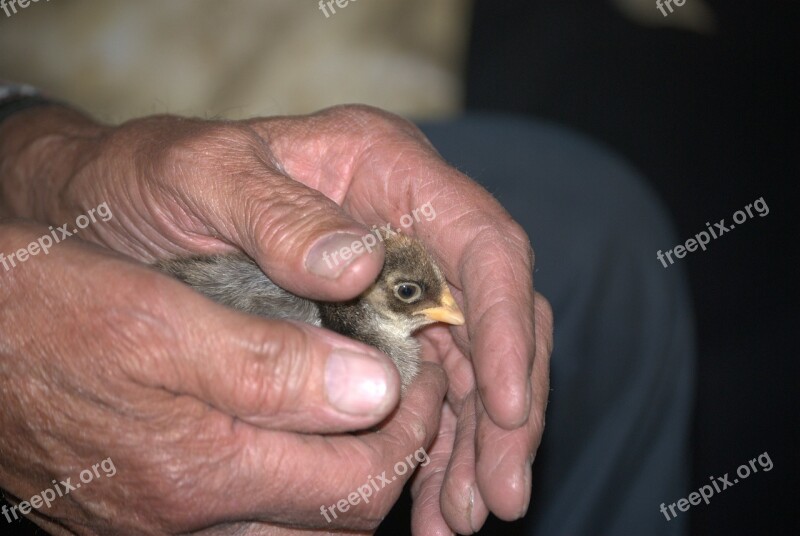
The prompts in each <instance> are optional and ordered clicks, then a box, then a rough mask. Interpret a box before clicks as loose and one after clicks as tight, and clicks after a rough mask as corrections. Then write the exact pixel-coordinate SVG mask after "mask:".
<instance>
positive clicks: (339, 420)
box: [0, 224, 446, 535]
mask: <svg viewBox="0 0 800 536" xmlns="http://www.w3.org/2000/svg"><path fill="white" fill-rule="evenodd" d="M48 233H49V230H48V229H47V228H46V227H43V226H35V225H30V224H0V251H2V252H6V253H7V252H10V251H17V250H18V249H19V248H21V247H25V246H27V244H29V243H30V242H32V241H34V240H36V239H37V238H39V237H40V236H42V235H46V234H48ZM0 333H2V334H3V337H2V345H0V408H2V409H1V410H0V429H2V430H3V433H2V434H0V452H2V460H0V486H2V488H3V489H4V490H5V491H6V492H7V493H8V494H10V495H11V497H12V498H13V502H15V503H19V501H28V500H29V499H30V498H31V497H33V496H34V495H38V494H40V493H41V492H43V491H44V490H47V489H51V490H52V489H53V488H54V486H53V484H52V481H53V480H56V481H58V482H63V481H67V480H66V479H67V478H70V479H71V482H69V481H67V482H69V485H70V486H76V485H77V487H76V488H75V489H73V490H71V491H69V492H68V493H66V494H65V495H64V496H63V497H58V496H55V493H50V495H54V496H55V497H54V498H53V499H51V501H50V503H51V504H50V506H49V507H44V506H42V505H41V504H40V505H39V509H38V510H33V511H32V514H31V515H32V517H33V519H34V520H35V521H36V522H37V523H38V524H40V525H41V526H42V527H44V528H45V529H47V530H48V531H49V532H50V533H52V534H109V535H118V534H183V533H189V532H192V533H193V534H196V533H203V534H205V533H208V534H222V533H230V534H233V533H236V534H243V533H245V531H249V532H247V533H248V534H255V533H257V534H274V533H278V532H281V533H283V532H289V530H287V527H290V528H291V529H292V530H291V532H294V531H295V530H299V529H313V528H316V529H320V530H328V529H337V528H345V529H348V530H353V529H355V530H362V531H372V530H374V528H375V527H376V526H377V525H378V523H379V522H380V520H381V519H382V518H383V517H384V516H385V515H386V513H387V512H388V511H389V509H390V508H391V506H392V505H393V504H394V502H395V501H396V500H397V497H398V495H399V494H400V492H401V491H402V488H403V483H404V482H405V481H406V480H407V479H408V478H409V477H410V476H411V474H412V472H413V471H411V470H408V471H407V472H406V471H404V470H402V469H400V470H398V473H396V472H395V469H394V468H395V466H396V464H397V463H398V462H403V463H405V464H408V465H410V466H411V467H412V468H413V467H414V466H418V465H420V462H422V463H425V458H426V456H420V455H418V454H417V453H418V452H419V449H420V448H423V447H427V446H428V445H429V444H430V443H431V441H432V440H433V438H434V436H435V434H436V430H437V427H438V414H439V407H440V406H441V404H442V401H443V399H444V396H445V390H446V379H445V377H444V374H443V372H442V370H441V368H440V367H437V366H435V365H426V367H425V368H424V370H423V373H422V374H421V375H420V379H419V380H418V381H417V382H415V383H414V385H413V386H411V387H410V388H409V390H408V391H407V394H406V396H405V397H404V398H403V401H402V403H401V405H400V407H399V409H398V410H397V411H396V412H395V413H394V414H393V415H392V418H391V419H389V420H388V421H386V422H385V423H384V424H383V425H381V428H380V431H379V432H377V433H367V434H361V435H348V434H340V435H313V434H321V433H326V434H328V433H331V432H339V431H342V430H350V429H357V428H364V427H369V426H373V425H376V424H378V423H379V422H380V421H382V420H383V419H384V418H385V417H386V415H387V413H389V412H390V411H392V410H393V409H394V406H395V405H396V403H397V397H396V393H397V391H398V383H399V378H398V375H397V372H396V370H394V367H393V365H392V364H391V361H389V359H388V358H387V357H386V356H383V355H382V354H380V353H379V352H377V351H376V350H373V349H371V348H369V347H368V346H364V345H361V344H359V343H357V342H356V341H352V340H350V339H347V338H345V337H341V336H338V335H337V334H334V333H331V332H327V331H325V330H322V329H319V328H315V327H313V326H310V325H306V324H293V323H284V322H273V321H268V320H264V319H261V318H257V317H252V316H248V315H244V314H241V313H238V312H236V311H233V310H230V309H227V308H225V307H222V306H219V305H217V304H214V303H212V302H210V301H209V300H206V299H205V298H203V297H201V296H200V295H198V294H196V293H194V292H193V291H191V290H190V289H189V288H188V287H185V286H184V285H182V284H180V283H178V282H177V281H174V280H172V279H170V278H168V277H166V276H164V275H161V274H159V273H156V272H154V271H153V270H150V269H148V268H146V267H143V266H141V265H138V264H135V263H131V262H130V261H128V260H125V259H123V258H121V257H120V256H118V255H116V254H112V253H111V252H108V251H107V250H103V249H101V248H98V247H96V246H91V245H88V244H86V243H84V242H81V241H80V240H69V241H65V242H61V243H60V244H58V245H57V246H55V247H54V248H53V249H52V250H50V252H49V254H48V255H43V254H41V253H40V254H38V255H37V256H36V257H31V258H29V259H27V260H26V261H25V262H24V263H22V264H17V265H16V267H13V268H11V269H10V270H9V271H5V270H3V269H2V268H0ZM329 356H340V359H339V360H338V361H336V360H335V359H336V358H334V357H329ZM348 363H350V364H351V365H354V366H359V363H361V364H362V366H366V367H374V368H378V369H384V370H385V377H386V378H387V381H386V383H387V385H385V386H384V390H385V391H386V392H388V393H394V396H392V395H391V394H390V395H388V396H382V397H380V398H381V399H382V400H381V401H379V402H380V405H378V406H377V407H374V408H372V411H370V412H364V411H359V412H355V413H354V412H351V410H352V409H353V408H352V407H350V406H349V405H348V404H345V405H344V407H345V411H342V410H341V409H340V407H339V404H337V403H336V402H334V401H332V400H331V399H330V394H331V393H330V390H329V387H330V385H331V383H333V384H334V385H338V386H340V387H341V388H343V389H344V390H354V391H356V394H359V393H358V391H359V389H361V388H362V387H363V386H361V385H359V384H358V382H356V384H353V383H348V382H349V380H350V379H351V378H350V376H349V372H350V371H348V370H347V364H348ZM355 376H356V377H357V374H355ZM361 394H362V395H364V397H365V398H366V395H367V394H368V393H361ZM341 396H343V395H342V394H341V393H340V394H339V395H337V397H335V400H338V401H341ZM360 409H363V408H360ZM298 432H303V433H298ZM421 452H422V453H424V450H423V451H421ZM409 455H413V456H409ZM409 457H411V460H409ZM109 458H110V462H106V464H104V465H103V467H104V469H103V471H98V473H99V474H98V475H97V476H96V477H95V478H89V479H84V477H83V476H80V477H79V475H81V472H82V471H84V470H89V471H90V473H91V468H92V466H93V465H97V464H98V463H100V462H102V461H104V460H108V459H109ZM109 464H110V465H111V467H113V468H114V472H113V473H112V472H111V471H110V470H109V467H108V465H109ZM384 471H385V478H386V479H387V480H389V483H388V485H387V484H386V482H385V481H381V479H380V478H379V476H378V475H381V474H382V473H383V472H384ZM400 472H402V473H403V474H400ZM369 476H371V477H372V478H373V480H375V482H376V483H377V484H378V486H380V488H379V490H378V491H371V490H370V493H369V494H368V493H366V490H364V496H366V497H368V498H369V503H368V504H365V503H364V502H363V501H362V500H358V501H357V502H358V504H356V506H350V505H349V504H348V505H347V506H346V510H347V511H346V512H343V511H342V510H337V511H336V513H337V514H338V517H336V515H334V514H333V513H331V511H330V509H329V510H327V512H326V513H325V514H323V513H322V512H321V510H320V507H321V506H323V505H325V506H328V507H330V506H332V505H335V504H337V503H338V502H339V501H341V500H343V499H347V498H348V496H349V495H351V494H353V492H356V491H357V490H358V489H359V488H363V487H364V486H365V485H367V483H368V480H367V479H368V477H369ZM395 477H396V478H397V480H396V481H395V480H394V478H395ZM81 482H83V484H82V485H81ZM58 486H59V490H60V491H59V493H63V492H65V491H66V490H67V489H68V487H67V486H61V484H58ZM352 502H356V501H355V500H352ZM23 508H25V507H24V506H23ZM28 508H29V507H28ZM4 514H7V515H8V516H9V518H10V519H11V516H12V514H11V513H8V512H4ZM19 515H20V513H19V512H17V513H16V514H14V516H19ZM326 516H327V518H329V519H330V523H328V520H327V519H326ZM5 524H6V519H4V518H2V516H0V525H5Z"/></svg>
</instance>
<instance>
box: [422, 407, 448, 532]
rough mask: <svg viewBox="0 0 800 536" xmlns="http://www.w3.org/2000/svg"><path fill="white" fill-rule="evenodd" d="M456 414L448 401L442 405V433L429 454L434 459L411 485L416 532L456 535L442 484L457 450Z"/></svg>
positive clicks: (440, 427)
mask: <svg viewBox="0 0 800 536" xmlns="http://www.w3.org/2000/svg"><path fill="white" fill-rule="evenodd" d="M455 423H456V416H455V414H454V413H453V411H452V410H451V409H450V407H449V406H448V404H445V405H444V406H443V407H442V418H441V423H440V425H439V434H438V435H437V436H436V440H435V441H434V442H433V445H431V448H430V449H429V451H428V453H429V455H430V460H431V462H430V463H429V464H428V465H426V466H425V467H420V468H419V471H417V474H416V475H415V476H414V481H413V484H412V486H411V497H412V499H413V501H414V502H413V505H412V508H411V532H412V534H436V535H438V534H453V529H452V528H451V527H450V526H449V525H448V524H447V521H445V518H444V517H443V516H442V507H441V499H442V485H443V483H444V476H445V471H446V470H447V464H448V463H449V461H450V455H451V454H452V451H453V438H454V436H455V427H456V425H455Z"/></svg>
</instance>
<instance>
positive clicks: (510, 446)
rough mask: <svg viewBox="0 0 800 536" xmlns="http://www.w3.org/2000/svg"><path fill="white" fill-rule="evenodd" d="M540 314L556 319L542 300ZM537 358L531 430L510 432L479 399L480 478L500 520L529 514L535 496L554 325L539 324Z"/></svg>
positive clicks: (528, 425) (538, 304)
mask: <svg viewBox="0 0 800 536" xmlns="http://www.w3.org/2000/svg"><path fill="white" fill-rule="evenodd" d="M536 307H537V312H539V313H541V314H542V318H552V316H551V314H550V306H549V304H548V303H547V301H546V300H544V298H542V297H541V296H540V295H538V294H537V296H536ZM536 330H537V333H536V359H535V360H534V364H533V371H532V373H531V381H532V382H533V385H534V387H535V389H534V390H533V401H532V408H533V409H532V411H531V416H530V419H528V422H527V423H526V424H525V426H523V427H520V428H517V429H515V430H510V431H509V430H505V429H503V428H500V427H498V426H497V425H496V423H495V422H494V421H493V420H492V419H491V418H490V417H489V416H488V415H487V414H486V411H485V409H484V407H483V404H482V403H481V400H478V405H477V410H478V418H477V422H478V430H477V434H476V436H477V438H476V444H477V465H476V474H477V480H478V485H479V488H480V490H481V495H482V497H483V498H484V500H485V502H486V505H487V506H488V508H489V509H490V510H491V511H492V512H493V513H494V514H495V515H496V516H497V517H499V518H500V519H504V520H507V521H511V520H514V519H519V518H521V517H523V516H524V515H525V513H526V512H527V510H528V505H529V502H530V494H531V478H532V476H531V464H532V463H533V460H534V458H535V455H536V450H537V449H538V448H539V444H540V443H541V439H542V433H543V431H544V415H545V410H546V408H547V397H548V395H549V390H550V385H549V366H550V359H549V358H550V353H551V351H552V347H551V341H552V323H551V322H550V323H547V322H545V321H542V322H539V323H538V324H537V325H536Z"/></svg>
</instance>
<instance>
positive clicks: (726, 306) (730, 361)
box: [467, 0, 800, 535]
mask: <svg viewBox="0 0 800 536" xmlns="http://www.w3.org/2000/svg"><path fill="white" fill-rule="evenodd" d="M691 1H692V0H688V2H691ZM688 2H687V3H688ZM708 4H709V5H710V6H711V7H712V9H713V11H714V12H715V14H716V15H717V17H718V27H717V31H716V32H715V33H712V34H709V35H700V34H697V33H693V32H688V31H681V30H677V29H668V28H655V27H645V26H641V25H637V24H636V23H633V22H631V21H630V20H628V19H626V18H624V17H623V16H622V15H620V14H619V12H617V11H616V10H614V9H613V8H612V6H610V5H609V2H589V1H585V0H583V1H581V0H558V1H555V0H553V1H530V0H506V1H503V2H498V1H496V0H495V1H492V0H478V1H477V2H476V7H475V11H474V14H473V31H472V38H471V43H470V53H469V59H468V70H467V108H468V109H469V110H480V111H487V110H490V111H502V112H510V113H523V114H528V115H531V116H536V117H538V118H544V119H547V120H552V121H556V122H559V123H562V124H565V125H568V126H570V127H572V128H573V129H575V130H578V131H580V132H583V133H585V134H587V135H589V136H591V137H592V138H594V139H595V140H598V141H600V142H601V143H603V144H605V145H606V146H607V147H608V148H610V149H611V150H612V151H615V152H617V153H619V154H621V155H623V156H624V157H625V158H627V159H628V160H629V161H630V162H632V163H633V164H634V165H635V166H636V167H637V168H638V169H639V170H640V171H641V172H642V174H643V175H645V176H646V177H647V178H648V179H649V180H650V181H651V184H652V186H653V187H654V189H655V190H656V191H657V192H658V194H659V195H660V196H661V197H662V199H663V200H664V201H665V202H666V204H667V205H668V207H669V208H670V210H671V212H672V214H673V217H674V219H675V223H676V227H677V231H678V239H679V240H683V241H685V240H686V239H687V238H690V237H692V236H694V235H695V234H696V233H698V232H700V231H702V230H704V229H705V222H707V221H709V222H711V223H712V225H713V222H717V221H719V220H720V219H722V218H726V222H727V223H730V221H731V216H732V214H733V213H734V212H735V211H736V210H738V209H740V208H743V207H744V206H745V205H747V204H749V203H752V202H753V201H755V200H756V199H758V198H759V197H762V196H763V198H764V201H765V202H766V204H767V205H768V206H769V209H770V212H769V215H768V216H766V217H764V218H755V219H753V220H750V221H748V223H747V225H742V226H737V228H736V229H735V230H733V231H732V232H731V233H730V234H726V235H724V236H723V237H720V238H719V239H718V240H714V241H712V243H711V244H710V245H709V247H708V250H707V251H705V252H696V253H694V254H690V255H687V257H685V258H684V259H682V260H681V261H679V262H681V263H682V264H683V265H684V266H685V267H686V268H687V269H688V272H689V275H690V282H691V288H692V292H693V295H694V300H695V306H696V311H697V312H696V316H697V324H698V325H697V327H698V345H699V362H698V380H697V403H696V416H695V424H694V430H693V432H694V450H693V452H694V456H693V484H694V485H693V488H692V489H696V488H697V487H699V486H701V485H704V484H706V483H708V478H709V476H711V475H715V476H720V475H723V474H724V473H726V472H731V473H733V472H735V470H736V468H737V467H738V466H739V465H741V464H742V463H747V461H748V460H750V459H752V458H754V457H756V456H757V455H758V454H760V453H762V452H764V451H767V452H768V453H769V455H770V457H771V459H772V461H773V463H774V468H773V469H772V471H770V472H769V473H762V472H759V473H758V474H757V475H756V476H757V478H753V477H752V476H751V477H750V478H748V479H747V481H746V483H744V484H741V483H740V484H739V485H736V486H734V487H732V488H729V489H727V490H725V492H724V494H720V495H718V496H715V497H714V498H713V499H712V501H711V504H710V505H708V506H706V505H705V504H703V503H701V506H696V507H693V508H691V510H690V511H689V512H690V515H691V527H692V533H693V534H697V535H705V534H800V515H798V508H797V507H796V506H795V502H796V497H797V493H798V489H799V488H798V478H797V476H798V471H797V469H798V468H797V459H798V455H799V454H800V452H799V451H798V441H797V430H798V424H800V422H798V418H797V417H798V406H800V404H799V402H800V400H798V398H799V397H798V387H800V368H799V367H798V365H797V359H798V351H797V344H796V343H795V342H794V340H793V339H794V337H793V335H794V331H795V330H796V329H797V328H798V320H800V315H798V301H799V300H798V292H797V284H796V281H795V277H797V274H798V255H797V247H798V235H799V234H800V233H798V229H799V228H800V225H799V224H798V221H797V219H796V217H795V214H796V212H797V210H796V207H797V203H798V201H800V196H798V195H797V194H798V187H797V180H798V178H799V177H800V174H799V173H798V171H800V169H799V168H800V166H798V162H799V161H800V157H799V156H798V148H799V147H798V141H800V140H799V139H798V128H797V125H798V122H797V121H798V109H797V100H798V96H800V85H799V84H798V77H797V67H798V62H797V56H798V52H800V39H798V36H800V9H798V4H797V2H790V1H785V2H770V1H767V2H744V1H735V0H734V1H731V0H726V1H724V2H723V1H709V2H708ZM653 9H654V10H655V9H656V7H655V0H653ZM675 9H681V8H679V7H675ZM673 245H674V244H662V245H661V246H664V247H663V248H662V249H665V250H666V249H669V248H671V247H673ZM657 249H658V246H655V247H654V248H653V262H654V263H655V262H658V261H657V260H656V258H655V251H656V250H657ZM692 489H689V490H687V495H688V493H689V492H690V491H692ZM666 499H667V498H665V500H666ZM657 506H658V505H654V508H656V507H657ZM503 533H511V534H513V531H512V532H507V531H505V530H503Z"/></svg>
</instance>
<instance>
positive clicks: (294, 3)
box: [0, 0, 470, 122]
mask: <svg viewBox="0 0 800 536" xmlns="http://www.w3.org/2000/svg"><path fill="white" fill-rule="evenodd" d="M339 1H340V3H344V1H343V0H339ZM469 4H470V2H469V0H349V5H347V7H345V8H343V9H342V8H339V7H337V5H336V2H335V1H334V2H333V7H334V8H335V9H336V13H335V14H331V13H330V12H329V17H328V18H326V16H325V15H324V14H323V13H322V11H320V9H319V6H318V0H263V1H256V0H238V1H220V0H144V1H142V0H136V1H132V0H103V1H98V0H94V1H92V0H69V1H67V0H52V1H50V2H45V1H44V0H40V1H39V2H38V3H31V4H30V5H29V6H28V7H27V8H25V9H24V10H19V12H18V13H17V14H15V15H12V16H11V17H6V15H5V14H4V13H3V12H2V11H0V50H2V56H1V57H0V78H2V79H7V80H14V81H24V82H28V83H31V84H33V85H36V86H38V87H41V88H43V89H45V90H48V91H50V92H52V93H53V94H54V95H55V96H57V97H60V98H63V99H65V100H67V101H70V102H73V103H76V104H78V105H79V106H81V107H83V108H84V109H86V110H88V111H89V112H91V113H93V114H95V115H96V116H97V117H99V118H101V119H104V120H107V121H114V122H116V121H120V120H124V119H127V118H130V117H135V116H141V115H147V114H152V113H159V112H172V113H180V114H189V115H199V116H205V117H212V116H222V117H228V118H242V117H251V116H254V115H275V114H289V113H307V112H311V111H314V110H317V109H319V108H323V107H326V106H330V105H333V104H341V103H348V102H362V103H367V104H372V105H375V106H380V107H382V108H386V109H388V110H391V111H394V112H397V113H400V114H403V115H407V116H411V117H416V118H421V117H435V116H446V115H449V114H453V113H455V112H457V111H458V110H459V109H460V106H461V100H462V95H461V94H462V87H461V86H462V83H461V82H462V80H461V79H462V73H461V70H462V63H463V56H464V51H465V48H466V40H467V28H468V25H469V12H470V9H469Z"/></svg>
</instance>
